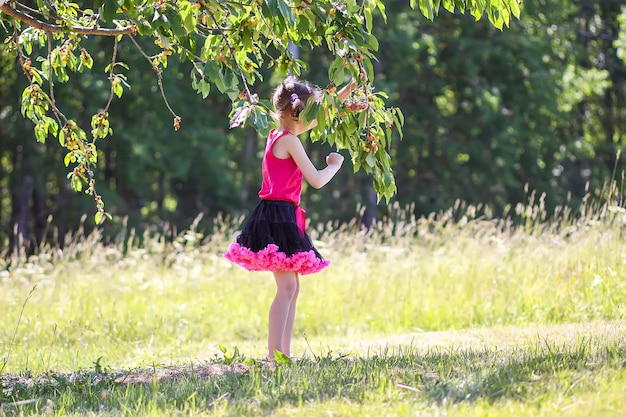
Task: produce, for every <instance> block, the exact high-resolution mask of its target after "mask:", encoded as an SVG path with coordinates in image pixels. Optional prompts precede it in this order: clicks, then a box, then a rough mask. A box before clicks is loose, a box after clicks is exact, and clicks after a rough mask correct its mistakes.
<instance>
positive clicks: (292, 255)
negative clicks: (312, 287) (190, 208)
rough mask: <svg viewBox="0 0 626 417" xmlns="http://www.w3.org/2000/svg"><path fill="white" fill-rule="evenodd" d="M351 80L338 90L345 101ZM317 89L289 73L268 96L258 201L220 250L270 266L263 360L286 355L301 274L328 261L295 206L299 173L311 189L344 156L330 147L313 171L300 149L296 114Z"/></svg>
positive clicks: (249, 264) (252, 264)
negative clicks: (272, 122)
mask: <svg viewBox="0 0 626 417" xmlns="http://www.w3.org/2000/svg"><path fill="white" fill-rule="evenodd" d="M354 86H355V84H354V83H351V84H350V85H348V86H346V87H344V88H343V89H342V90H340V91H339V92H338V93H337V95H338V97H339V99H340V100H342V101H343V100H345V99H346V98H347V97H348V95H349V94H350V91H351V89H352V88H354ZM319 96H320V91H319V89H318V88H316V87H314V86H312V85H310V84H309V83H307V82H303V81H299V80H297V79H296V78H293V77H289V78H287V79H286V80H284V81H283V82H282V83H281V84H280V85H279V86H278V88H277V89H276V91H275V93H274V96H273V98H272V103H273V105H274V109H275V118H276V119H277V122H278V126H277V127H276V128H275V129H273V130H272V131H271V132H270V133H269V136H268V138H267V144H266V147H265V154H264V155H263V162H262V165H261V172H262V174H263V183H262V186H261V190H260V191H259V197H260V198H261V202H260V203H259V204H258V206H257V207H256V208H255V209H254V211H253V212H252V214H251V215H250V217H249V219H248V220H247V222H246V224H245V225H244V227H243V229H242V231H241V234H240V235H239V236H238V237H237V239H236V241H235V242H233V243H232V244H231V245H230V247H229V248H228V250H227V251H226V253H225V256H226V258H227V259H229V260H230V261H232V262H234V263H236V264H238V265H240V266H242V267H243V268H246V269H248V270H250V271H271V272H273V274H274V279H275V281H276V295H275V297H274V301H273V302H272V305H271V307H270V311H269V335H268V339H267V349H268V352H267V359H268V360H274V350H278V351H280V352H282V353H284V354H285V355H287V356H289V355H290V348H291V335H292V332H293V324H294V319H295V314H296V301H297V299H298V294H299V292H300V275H304V274H312V273H315V272H318V271H320V270H322V269H323V268H325V267H326V266H328V264H329V262H328V261H326V260H324V259H323V258H322V256H321V255H320V254H319V252H318V251H317V250H316V249H315V248H314V247H313V244H312V243H311V239H310V238H309V236H308V235H307V233H306V231H305V215H304V210H303V209H302V208H300V206H299V204H300V194H301V191H302V178H303V177H304V179H305V180H306V181H307V182H308V183H309V184H310V185H311V186H312V187H314V188H321V187H323V186H324V185H326V184H327V183H328V182H329V181H330V180H331V179H332V178H333V177H334V176H335V174H336V173H337V171H339V168H341V165H342V163H343V156H341V155H340V154H338V153H335V152H332V153H330V154H329V155H328V156H327V157H326V164H327V166H326V167H325V168H323V169H321V170H318V169H317V168H316V167H315V166H314V165H313V163H312V162H311V160H310V159H309V157H308V155H307V154H306V152H305V150H304V146H303V145H302V143H301V142H300V139H298V135H299V134H301V133H304V132H306V131H308V130H310V129H312V128H313V127H315V125H316V122H315V121H314V122H313V123H311V124H310V125H308V126H305V125H304V122H303V121H302V120H300V119H299V116H300V112H301V111H302V110H304V108H305V106H306V104H307V101H308V100H310V99H312V100H318V99H319Z"/></svg>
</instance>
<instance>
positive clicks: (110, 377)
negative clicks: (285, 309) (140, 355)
mask: <svg viewBox="0 0 626 417" xmlns="http://www.w3.org/2000/svg"><path fill="white" fill-rule="evenodd" d="M625 358H626V339H623V338H622V339H613V340H598V339H594V340H591V339H583V340H581V341H579V342H577V343H576V344H574V345H562V346H555V345H551V344H550V343H549V342H547V341H537V343H536V344H535V345H534V346H530V347H526V348H515V349H504V350H498V349H487V348H484V349H463V350H460V349H459V350H457V349H454V348H452V349H445V350H444V349H440V350H431V351H427V352H418V351H417V350H416V349H414V348H413V347H411V346H408V347H398V348H388V349H386V350H383V351H381V352H379V353H376V354H370V355H368V356H367V357H357V356H341V355H339V356H337V355H332V354H330V353H329V354H327V355H325V356H318V357H313V358H311V359H309V360H307V359H305V360H302V361H300V362H298V363H294V364H291V365H267V364H254V365H246V364H244V363H236V364H227V363H225V361H224V360H219V359H217V358H216V360H215V361H212V362H208V363H202V364H194V365H191V364H185V365H180V366H174V367H154V368H145V369H136V370H129V371H126V372H114V371H112V370H108V369H102V368H100V367H98V366H96V367H95V369H94V370H86V371H81V372H75V373H71V374H60V373H53V372H49V373H44V374H40V375H30V374H28V373H24V374H20V375H0V382H1V383H2V391H0V401H1V402H2V403H3V404H4V407H3V409H4V413H5V414H7V415H12V414H14V415H17V414H19V415H28V414H32V413H40V412H42V411H46V410H48V412H49V411H50V410H59V409H61V408H62V409H64V410H65V411H66V412H74V413H81V412H85V411H89V412H91V413H94V414H99V413H102V414H110V413H120V414H128V415H132V414H144V413H145V414H147V413H148V411H150V410H158V411H159V412H161V413H163V414H168V411H171V412H172V414H173V413H175V412H176V411H177V410H178V411H180V410H184V411H187V412H189V411H194V410H195V411H199V410H201V411H208V410H211V409H216V408H218V409H220V410H221V412H222V413H224V414H232V415H260V414H271V413H272V411H273V410H275V409H277V408H280V407H298V406H299V405H301V404H304V403H320V402H325V401H332V400H334V399H337V400H349V401H351V402H355V403H359V402H361V401H363V400H364V399H365V398H366V397H367V398H369V399H370V400H371V398H379V399H380V401H381V402H382V401H386V400H389V399H390V398H394V399H395V400H399V401H402V399H407V400H415V399H417V400H419V401H423V402H424V403H426V404H429V405H442V404H450V403H459V402H473V401H476V400H478V399H484V400H487V401H489V402H495V401H498V400H500V399H514V400H515V399H520V400H523V399H525V398H529V397H531V396H534V397H537V396H540V395H545V393H546V392H550V391H551V390H552V391H554V390H558V392H560V393H565V394H566V395H567V394H568V391H569V390H570V389H571V388H572V387H573V386H574V385H576V384H578V389H584V387H582V388H581V387H580V384H579V382H580V381H581V380H582V379H584V380H585V381H586V382H585V383H586V384H588V386H589V389H590V390H593V389H595V388H594V386H593V384H594V380H595V377H596V376H600V375H602V374H603V373H606V372H615V371H617V372H620V370H623V369H624V368H625V367H626V359H625ZM96 365H97V364H96ZM583 377H584V378H583Z"/></svg>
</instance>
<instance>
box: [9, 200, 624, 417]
mask: <svg viewBox="0 0 626 417" xmlns="http://www.w3.org/2000/svg"><path fill="white" fill-rule="evenodd" d="M409 213H410V210H405V209H402V208H399V207H393V208H392V211H391V214H390V217H389V218H388V219H385V220H383V221H380V222H378V223H377V224H376V225H375V226H374V227H373V228H372V229H371V230H368V231H365V230H361V229H360V228H359V227H358V226H357V224H358V222H357V221H356V220H355V221H354V222H353V223H351V224H347V225H336V224H318V225H317V227H316V228H315V229H314V230H313V231H312V233H311V234H312V237H313V238H314V239H315V240H316V242H317V246H318V248H319V249H320V251H321V252H322V253H323V254H324V255H325V256H327V257H328V258H330V259H331V261H332V264H331V267H330V268H328V269H327V270H325V271H324V272H322V273H320V274H317V275H315V276H311V277H303V278H302V292H301V297H300V301H299V305H298V317H297V320H296V329H295V338H294V348H293V349H292V350H293V353H294V354H295V355H298V356H304V357H305V358H306V359H305V360H304V361H302V362H299V363H297V364H292V365H280V366H277V367H267V366H261V365H246V364H245V359H246V358H255V357H261V356H262V355H263V354H264V346H265V338H266V329H267V310H268V308H269V303H270V302H271V298H272V296H273V290H274V288H273V287H274V284H273V282H272V278H271V275H270V274H269V273H249V272H247V271H244V270H242V269H240V268H238V267H234V266H233V265H231V264H230V263H229V262H228V261H226V260H224V259H223V257H222V253H223V251H224V250H225V249H226V247H227V245H228V243H229V242H230V241H231V239H232V236H233V234H234V232H235V231H236V229H237V227H238V226H239V224H240V222H241V219H217V221H216V222H215V225H214V228H213V229H212V230H211V232H210V233H207V234H203V233H201V232H200V229H199V228H198V227H197V224H195V223H194V224H193V225H192V226H191V227H190V228H189V230H186V231H184V232H182V233H181V234H180V235H179V236H178V238H177V239H176V240H175V241H174V242H171V241H168V240H167V239H165V238H164V235H165V234H164V233H156V232H155V233H146V234H145V235H144V236H140V237H138V236H134V235H133V232H132V231H129V232H128V233H127V234H125V235H123V236H120V237H119V239H118V241H114V242H111V243H109V244H103V243H102V242H101V239H100V236H99V235H98V234H97V232H95V233H93V234H91V235H89V236H86V237H80V236H81V235H80V234H77V235H76V236H73V237H68V239H67V241H66V244H65V246H64V249H63V250H60V249H59V248H58V245H56V244H54V243H50V244H48V245H44V246H43V247H42V250H41V252H40V253H39V254H38V255H37V256H32V257H23V256H22V257H19V256H16V257H14V258H13V259H11V260H10V264H9V263H6V264H5V265H4V266H3V265H2V263H1V262H3V261H0V288H2V292H0V311H2V312H3V314H2V315H0V381H2V388H1V390H0V402H2V403H4V407H3V409H4V412H5V413H6V414H8V415H22V414H25V415H30V414H45V413H48V414H50V413H52V414H55V415H84V414H86V415H155V416H159V415H200V414H205V415H294V414H298V415H311V416H317V415H346V416H347V415H350V416H352V415H357V416H358V415H361V416H366V415H441V414H448V413H449V414H451V415H467V416H474V415H477V416H478V415H480V416H484V415H521V414H524V415H537V416H561V415H572V416H578V415H580V416H583V415H603V416H604V415H620V414H619V411H620V410H624V409H626V400H625V399H626V395H624V394H626V388H624V387H625V386H626V384H625V382H626V364H625V361H624V358H625V357H626V339H625V337H624V331H623V330H624V327H625V326H626V325H625V324H624V323H625V322H624V320H626V282H625V280H624V277H625V276H626V244H625V243H624V232H625V230H626V228H625V226H626V214H624V210H623V209H622V208H620V207H608V206H604V205H595V206H594V205H592V204H588V205H587V206H585V207H583V210H582V213H581V214H580V215H577V216H573V215H572V214H571V213H570V212H569V211H567V210H566V209H563V208H560V209H558V210H557V211H556V212H555V213H547V212H546V210H545V208H544V206H543V203H542V199H541V198H539V199H537V200H535V198H534V196H532V195H531V198H530V199H529V202H528V203H527V204H525V205H518V206H516V207H512V208H511V210H510V212H509V213H507V214H506V216H504V217H503V218H502V219H494V218H493V217H492V216H490V215H489V213H488V210H486V209H484V208H481V207H473V206H466V205H464V204H461V203H458V204H457V205H455V206H454V207H452V208H451V209H450V210H448V211H446V212H442V213H439V214H437V215H432V216H430V217H428V218H414V217H412V216H411V215H410V214H409ZM548 218H550V220H548ZM220 344H222V345H224V346H226V347H227V348H228V350H227V352H226V354H224V353H223V352H222V351H221V350H220ZM235 349H237V351H236V352H237V354H236V355H235V356H234V357H231V356H230V355H233V354H234V353H235Z"/></svg>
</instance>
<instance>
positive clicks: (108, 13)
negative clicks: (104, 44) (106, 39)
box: [102, 0, 119, 22]
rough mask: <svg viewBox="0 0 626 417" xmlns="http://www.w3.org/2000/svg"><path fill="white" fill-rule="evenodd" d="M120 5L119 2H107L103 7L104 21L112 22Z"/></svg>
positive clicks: (110, 0) (111, 0)
mask: <svg viewBox="0 0 626 417" xmlns="http://www.w3.org/2000/svg"><path fill="white" fill-rule="evenodd" d="M118 7H119V3H118V2H117V0H106V1H105V2H104V5H103V6H102V20H104V21H105V22H112V21H113V19H114V18H115V15H116V14H117V9H118Z"/></svg>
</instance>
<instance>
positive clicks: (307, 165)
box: [273, 134, 344, 188]
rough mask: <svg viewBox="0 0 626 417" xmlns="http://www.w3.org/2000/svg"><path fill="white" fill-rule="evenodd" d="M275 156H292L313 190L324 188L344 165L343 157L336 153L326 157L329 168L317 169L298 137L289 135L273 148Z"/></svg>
mask: <svg viewBox="0 0 626 417" xmlns="http://www.w3.org/2000/svg"><path fill="white" fill-rule="evenodd" d="M273 152H274V155H275V156H276V157H278V158H286V157H288V156H291V157H292V158H293V160H294V162H295V163H296V165H298V168H300V171H302V176H303V177H304V179H305V180H306V182H308V183H309V185H310V186H311V187H313V188H322V187H323V186H325V185H326V184H328V182H329V181H330V180H331V179H332V178H333V177H334V176H335V174H336V173H337V171H339V168H341V165H342V164H343V159H344V158H343V156H342V155H341V154H338V153H336V152H332V153H330V154H329V155H328V156H327V157H326V164H327V166H326V167H325V168H323V169H319V170H318V169H317V168H315V166H314V165H313V163H312V162H311V160H310V159H309V156H308V155H307V154H306V151H305V150H304V146H302V142H300V139H298V137H297V136H295V135H291V134H287V135H285V136H283V137H282V138H280V139H279V140H278V141H277V142H276V143H275V144H274V147H273Z"/></svg>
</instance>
